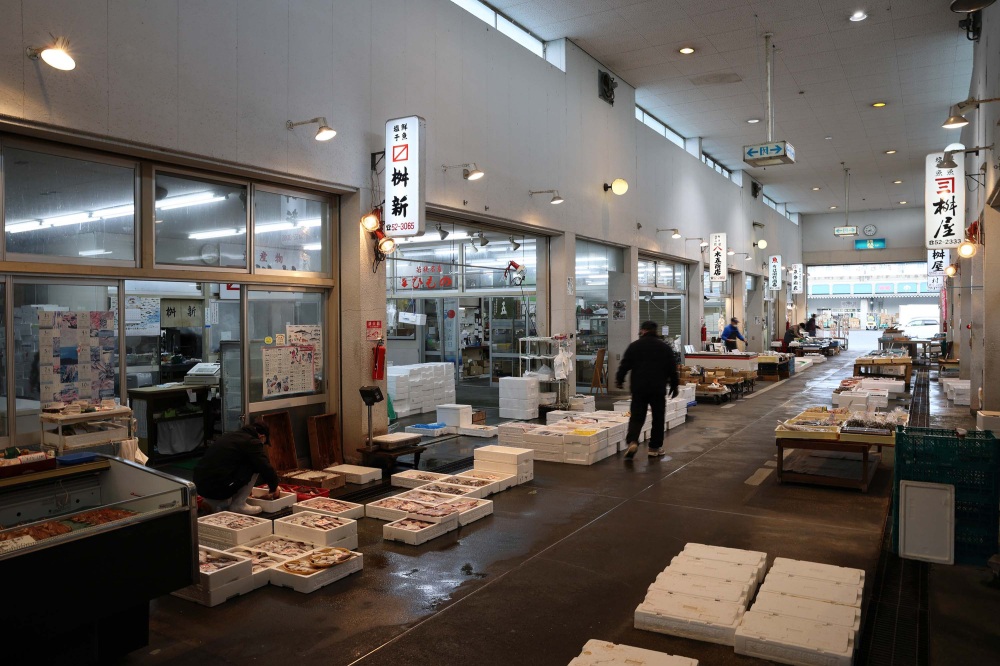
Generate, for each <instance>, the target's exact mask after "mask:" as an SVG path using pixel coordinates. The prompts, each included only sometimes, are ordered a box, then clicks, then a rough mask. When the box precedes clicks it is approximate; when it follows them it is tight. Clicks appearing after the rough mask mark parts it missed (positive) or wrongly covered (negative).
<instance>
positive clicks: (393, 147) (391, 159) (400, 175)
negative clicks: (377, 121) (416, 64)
mask: <svg viewBox="0 0 1000 666" xmlns="http://www.w3.org/2000/svg"><path fill="white" fill-rule="evenodd" d="M425 127H426V122H425V121H424V119H423V118H421V117H420V116H407V117H405V118H394V119H392V120H389V121H387V122H386V123H385V208H384V209H383V212H382V220H383V222H384V223H385V233H386V235H387V236H393V237H400V236H418V235H420V234H422V233H424V223H425V213H424V191H425V189H426V188H425V184H424V177H423V175H424V170H425V169H424V163H425V161H426V156H425V152H426V151H424V149H423V141H424V129H425Z"/></svg>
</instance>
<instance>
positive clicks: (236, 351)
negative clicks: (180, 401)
mask: <svg viewBox="0 0 1000 666" xmlns="http://www.w3.org/2000/svg"><path fill="white" fill-rule="evenodd" d="M242 347H243V344H242V343H241V342H240V341H238V340H229V341H226V342H221V343H219V360H220V361H221V364H222V376H221V377H220V379H219V386H220V388H221V389H222V432H235V431H237V430H239V429H240V427H241V426H242V418H243V372H242V371H243V363H242V362H241V356H242Z"/></svg>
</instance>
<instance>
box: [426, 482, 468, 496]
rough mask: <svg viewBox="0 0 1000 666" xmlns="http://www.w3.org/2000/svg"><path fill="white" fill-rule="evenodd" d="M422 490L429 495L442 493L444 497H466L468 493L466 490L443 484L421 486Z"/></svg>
mask: <svg viewBox="0 0 1000 666" xmlns="http://www.w3.org/2000/svg"><path fill="white" fill-rule="evenodd" d="M420 489H421V490H424V491H427V492H429V493H442V494H444V495H464V494H465V493H466V492H467V491H466V489H465V488H462V487H455V486H450V485H446V484H443V483H430V484H427V485H426V486H420Z"/></svg>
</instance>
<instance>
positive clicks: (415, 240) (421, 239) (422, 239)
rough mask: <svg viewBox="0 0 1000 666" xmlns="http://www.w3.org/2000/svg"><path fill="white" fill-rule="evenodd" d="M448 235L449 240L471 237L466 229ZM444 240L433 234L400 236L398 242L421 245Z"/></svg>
mask: <svg viewBox="0 0 1000 666" xmlns="http://www.w3.org/2000/svg"><path fill="white" fill-rule="evenodd" d="M447 237H448V240H449V242H451V241H459V240H468V239H469V238H470V236H469V234H467V233H465V232H464V231H454V232H452V233H450V234H447ZM442 240H444V239H443V238H442V239H437V238H434V237H433V236H404V237H403V238H400V239H399V240H398V241H397V242H398V243H399V244H400V245H419V244H423V243H440V242H441V241H442Z"/></svg>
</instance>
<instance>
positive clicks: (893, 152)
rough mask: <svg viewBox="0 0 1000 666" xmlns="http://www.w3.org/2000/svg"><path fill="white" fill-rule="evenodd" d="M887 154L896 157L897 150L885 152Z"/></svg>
mask: <svg viewBox="0 0 1000 666" xmlns="http://www.w3.org/2000/svg"><path fill="white" fill-rule="evenodd" d="M885 154H886V155H895V154H896V151H895V150H887V151H885Z"/></svg>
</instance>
